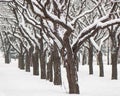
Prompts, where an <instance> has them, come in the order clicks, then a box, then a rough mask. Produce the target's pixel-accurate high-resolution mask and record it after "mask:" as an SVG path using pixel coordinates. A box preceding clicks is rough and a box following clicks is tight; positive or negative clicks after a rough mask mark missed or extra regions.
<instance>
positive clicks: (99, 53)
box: [97, 51, 104, 77]
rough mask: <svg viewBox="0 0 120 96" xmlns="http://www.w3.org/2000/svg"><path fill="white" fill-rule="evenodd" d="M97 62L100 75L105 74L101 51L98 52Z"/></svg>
mask: <svg viewBox="0 0 120 96" xmlns="http://www.w3.org/2000/svg"><path fill="white" fill-rule="evenodd" d="M97 63H98V65H99V76H100V77H103V76H104V67H103V59H102V52H101V51H99V52H98V54H97Z"/></svg>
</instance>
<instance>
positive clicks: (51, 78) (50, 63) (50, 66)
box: [47, 52, 53, 82]
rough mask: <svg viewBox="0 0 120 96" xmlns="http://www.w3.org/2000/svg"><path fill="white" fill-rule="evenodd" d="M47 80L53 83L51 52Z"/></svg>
mask: <svg viewBox="0 0 120 96" xmlns="http://www.w3.org/2000/svg"><path fill="white" fill-rule="evenodd" d="M47 80H49V81H50V82H53V53H52V52H51V55H50V58H49V61H48V63H47Z"/></svg>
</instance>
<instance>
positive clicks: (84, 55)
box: [82, 49, 87, 65]
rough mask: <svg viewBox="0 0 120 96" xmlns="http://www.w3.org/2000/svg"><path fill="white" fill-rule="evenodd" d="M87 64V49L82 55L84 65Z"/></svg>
mask: <svg viewBox="0 0 120 96" xmlns="http://www.w3.org/2000/svg"><path fill="white" fill-rule="evenodd" d="M86 63H87V57H86V52H85V49H84V50H83V55H82V65H85V64H86Z"/></svg>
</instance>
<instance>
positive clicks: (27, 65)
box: [25, 52, 31, 72]
mask: <svg viewBox="0 0 120 96" xmlns="http://www.w3.org/2000/svg"><path fill="white" fill-rule="evenodd" d="M30 59H31V56H30V55H29V52H26V60H25V62H26V64H25V65H26V67H25V70H26V72H30Z"/></svg>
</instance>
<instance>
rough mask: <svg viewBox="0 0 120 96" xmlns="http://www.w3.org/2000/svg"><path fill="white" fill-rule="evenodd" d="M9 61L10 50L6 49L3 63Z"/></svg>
mask: <svg viewBox="0 0 120 96" xmlns="http://www.w3.org/2000/svg"><path fill="white" fill-rule="evenodd" d="M10 62H11V58H10V51H9V50H7V51H6V52H5V63H6V64H9V63H10Z"/></svg>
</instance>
